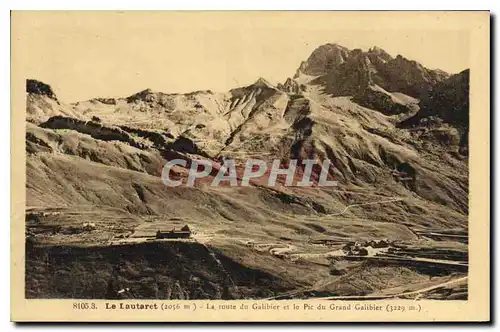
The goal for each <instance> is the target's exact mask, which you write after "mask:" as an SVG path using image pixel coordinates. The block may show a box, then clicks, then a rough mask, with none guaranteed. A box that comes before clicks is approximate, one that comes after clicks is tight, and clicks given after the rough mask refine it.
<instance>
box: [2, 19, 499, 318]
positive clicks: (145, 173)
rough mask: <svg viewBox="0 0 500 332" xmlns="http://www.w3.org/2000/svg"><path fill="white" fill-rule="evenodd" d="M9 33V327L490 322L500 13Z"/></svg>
mask: <svg viewBox="0 0 500 332" xmlns="http://www.w3.org/2000/svg"><path fill="white" fill-rule="evenodd" d="M11 20H12V21H11V26H12V45H11V46H12V110H11V112H12V113H11V114H12V188H11V192H12V211H13V212H12V221H11V223H12V224H11V231H12V234H11V238H12V265H11V266H12V278H11V280H12V284H11V288H12V300H11V301H12V309H11V319H12V320H13V321H16V322H27V321H115V322H140V321H151V322H186V321H188V322H198V321H216V322H235V321H237V322H243V321H248V322H290V321H300V322H360V321H361V322H372V321H373V322H374V321H383V322H399V321H407V322H424V321H477V322H480V321H483V322H484V321H489V319H490V267H489V261H490V252H489V234H490V229H489V225H490V216H489V207H490V198H489V158H490V156H489V144H490V142H489V134H490V133H489V128H490V125H489V116H490V96H489V86H490V67H489V63H490V59H489V57H490V50H489V38H490V35H489V34H490V14H489V12H486V11H483V12H327V11H325V12H319V11H318V12H315V11H310V12H294V11H290V12H279V11H271V12H258V11H256V12H237V11H236V12H232V11H231V12H202V11H199V12H175V11H174V12H161V11H142V12H133V11H131V12H127V11H125V12H123V11H122V12H118V11H117V12H113V11H109V12H98V11H95V12H94V11H83V12H78V11H73V12H64V11H46V12H36V11H14V12H12V15H11Z"/></svg>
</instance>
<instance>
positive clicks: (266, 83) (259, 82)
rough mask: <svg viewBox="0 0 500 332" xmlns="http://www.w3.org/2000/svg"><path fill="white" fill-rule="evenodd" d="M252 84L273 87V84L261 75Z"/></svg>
mask: <svg viewBox="0 0 500 332" xmlns="http://www.w3.org/2000/svg"><path fill="white" fill-rule="evenodd" d="M252 85H253V86H255V87H266V88H271V89H275V87H274V85H272V84H271V83H269V81H268V80H266V79H265V78H263V77H259V79H258V80H257V81H255V83H254V84H252Z"/></svg>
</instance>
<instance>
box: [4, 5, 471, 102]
mask: <svg viewBox="0 0 500 332" xmlns="http://www.w3.org/2000/svg"><path fill="white" fill-rule="evenodd" d="M412 15H413V16H409V15H408V14H404V13H395V14H394V13H393V14H385V13H382V12H378V13H375V14H374V13H366V14H359V13H357V14H353V13H345V14H339V13H331V12H303V13H296V12H288V13H278V12H266V13H263V12H251V13H234V12H226V13H202V12H191V13H165V12H155V13H151V12H141V13H130V12H128V13H114V12H107V13H97V14H96V13H90V12H87V13H82V12H80V13H63V12H60V13H50V12H49V13H30V12H26V13H17V16H16V15H13V17H14V18H13V25H14V27H15V28H16V29H14V34H13V38H18V39H19V40H20V41H21V42H22V45H24V48H23V50H24V51H23V52H17V53H16V52H15V51H14V53H13V55H15V56H19V57H21V58H22V60H23V62H24V63H25V64H27V67H26V68H24V69H25V73H26V75H27V78H35V79H38V80H41V81H43V82H45V83H48V84H50V85H51V86H52V87H53V88H54V89H55V91H56V94H57V95H58V97H59V98H60V99H61V100H62V101H64V102H75V101H78V100H86V99H90V98H94V97H126V96H128V95H131V94H133V93H135V92H138V91H141V90H143V89H146V88H151V89H153V90H157V91H162V92H172V93H173V92H180V93H183V92H190V91H193V90H204V89H211V90H213V91H227V90H229V89H231V88H234V87H237V86H243V85H248V84H250V83H252V82H253V81H255V80H256V79H257V78H259V77H264V78H266V79H267V80H269V81H270V82H271V83H274V84H276V83H278V82H283V81H284V80H285V79H286V78H287V77H291V76H293V74H294V73H295V70H296V69H297V68H298V66H299V64H300V62H301V61H304V60H306V59H307V58H308V56H309V55H310V54H311V52H312V51H313V50H314V49H315V48H316V47H318V46H320V45H322V44H325V43H338V44H340V45H343V46H345V47H348V48H350V49H353V48H361V49H363V50H368V48H370V47H372V46H374V45H376V46H379V47H381V48H383V49H385V50H386V51H387V52H388V53H389V54H391V55H393V56H396V55H397V54H401V55H403V56H405V57H407V58H409V59H412V60H416V61H418V62H420V63H422V64H423V65H424V66H426V67H428V68H433V69H434V68H440V69H442V70H445V71H447V72H450V73H457V72H460V71H462V70H463V69H466V68H468V67H469V54H468V50H469V45H468V42H469V38H468V34H467V33H465V32H463V31H461V30H460V22H461V21H460V20H461V18H460V17H458V16H456V15H453V14H450V16H447V15H444V16H443V14H439V13H436V14H435V15H434V16H430V15H428V14H427V15H425V16H422V17H419V18H417V15H419V14H418V13H417V14H412ZM26 50H28V51H26Z"/></svg>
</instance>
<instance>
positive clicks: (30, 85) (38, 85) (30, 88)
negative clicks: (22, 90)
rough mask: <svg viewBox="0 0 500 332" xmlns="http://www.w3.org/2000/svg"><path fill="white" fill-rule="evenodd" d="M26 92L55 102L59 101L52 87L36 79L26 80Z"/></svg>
mask: <svg viewBox="0 0 500 332" xmlns="http://www.w3.org/2000/svg"><path fill="white" fill-rule="evenodd" d="M26 92H27V93H32V94H36V95H43V96H47V97H49V98H51V99H53V100H57V97H56V94H55V93H54V91H53V90H52V88H51V87H50V85H48V84H45V83H43V82H40V81H37V80H34V79H28V80H26Z"/></svg>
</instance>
